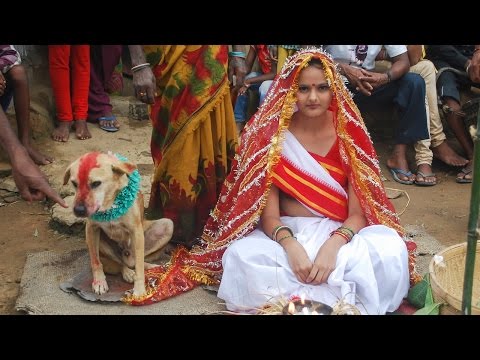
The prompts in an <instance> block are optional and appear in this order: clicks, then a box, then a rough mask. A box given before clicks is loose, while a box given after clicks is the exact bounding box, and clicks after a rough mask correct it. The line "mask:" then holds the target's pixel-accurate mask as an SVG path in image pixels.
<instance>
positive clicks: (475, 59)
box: [427, 45, 480, 183]
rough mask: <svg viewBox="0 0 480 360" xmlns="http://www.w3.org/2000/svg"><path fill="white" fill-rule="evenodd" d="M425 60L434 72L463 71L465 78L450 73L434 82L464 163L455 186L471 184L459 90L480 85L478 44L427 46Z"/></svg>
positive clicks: (469, 140)
mask: <svg viewBox="0 0 480 360" xmlns="http://www.w3.org/2000/svg"><path fill="white" fill-rule="evenodd" d="M427 57H428V58H429V59H430V60H431V61H432V62H433V64H434V65H435V66H436V67H437V69H438V70H440V69H441V68H445V67H451V68H454V69H457V70H461V71H465V72H466V73H467V75H468V79H465V78H462V77H461V76H459V75H458V74H455V73H454V72H451V71H445V72H443V73H442V74H441V75H440V77H439V78H438V81H437V89H438V93H439V96H440V98H441V99H442V102H443V103H444V104H445V105H446V106H447V107H448V109H449V111H448V113H447V114H446V118H447V122H448V125H449V126H450V128H451V129H452V131H453V133H454V134H455V136H456V138H457V140H458V142H459V143H460V145H461V147H462V148H463V150H464V152H465V155H466V157H467V159H468V160H469V162H468V164H467V165H466V166H465V167H464V168H463V169H462V171H460V173H458V174H457V179H456V181H457V182H458V183H471V182H472V178H473V177H472V170H473V141H472V138H471V136H470V135H469V134H468V131H467V129H466V128H465V125H464V122H463V119H462V113H461V105H460V89H461V88H470V86H471V85H472V83H475V84H480V45H429V46H428V47H427Z"/></svg>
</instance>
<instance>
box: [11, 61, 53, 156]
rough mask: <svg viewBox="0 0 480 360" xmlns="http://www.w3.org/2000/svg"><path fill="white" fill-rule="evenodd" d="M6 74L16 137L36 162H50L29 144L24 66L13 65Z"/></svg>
mask: <svg viewBox="0 0 480 360" xmlns="http://www.w3.org/2000/svg"><path fill="white" fill-rule="evenodd" d="M6 76H7V79H8V83H9V86H11V87H12V88H13V99H14V106H15V116H16V118H17V126H18V138H19V139H20V142H21V143H22V144H23V146H25V148H26V149H27V151H28V153H29V155H30V157H31V158H32V160H33V161H34V162H35V163H36V164H38V165H46V164H50V163H51V162H52V161H53V159H52V158H50V157H48V156H45V155H43V154H41V153H39V152H38V151H37V150H35V149H34V148H33V147H32V146H31V145H30V92H29V90H28V78H27V73H26V71H25V68H24V67H23V66H22V65H15V66H14V67H12V68H11V69H10V71H8V72H7V74H6Z"/></svg>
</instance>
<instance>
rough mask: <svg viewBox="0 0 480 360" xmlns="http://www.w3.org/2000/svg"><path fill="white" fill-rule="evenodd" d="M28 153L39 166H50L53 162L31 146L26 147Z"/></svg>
mask: <svg viewBox="0 0 480 360" xmlns="http://www.w3.org/2000/svg"><path fill="white" fill-rule="evenodd" d="M24 146H25V149H27V151H28V155H30V157H31V158H32V160H33V162H34V163H35V164H37V165H48V164H51V163H52V162H53V158H52V157H50V156H47V155H43V154H42V153H41V152H39V151H38V150H36V149H34V148H33V147H32V146H31V145H29V144H27V145H24Z"/></svg>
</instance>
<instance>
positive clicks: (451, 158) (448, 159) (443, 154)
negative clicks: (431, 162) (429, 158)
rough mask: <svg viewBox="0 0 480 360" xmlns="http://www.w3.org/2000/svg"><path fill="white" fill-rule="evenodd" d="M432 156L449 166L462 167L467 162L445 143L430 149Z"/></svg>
mask: <svg viewBox="0 0 480 360" xmlns="http://www.w3.org/2000/svg"><path fill="white" fill-rule="evenodd" d="M432 152H433V156H434V157H435V158H436V159H438V160H440V161H443V162H444V163H445V164H447V165H451V166H464V165H466V164H467V163H468V160H467V159H465V158H463V157H461V156H460V155H458V154H457V153H456V152H455V150H453V149H452V148H451V147H450V145H448V144H447V142H446V141H444V142H442V143H441V144H440V145H438V146H435V147H434V148H432Z"/></svg>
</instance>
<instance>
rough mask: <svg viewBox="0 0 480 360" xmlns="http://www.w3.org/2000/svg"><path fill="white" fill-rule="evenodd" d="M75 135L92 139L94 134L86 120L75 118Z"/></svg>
mask: <svg viewBox="0 0 480 360" xmlns="http://www.w3.org/2000/svg"><path fill="white" fill-rule="evenodd" d="M75 135H77V138H78V139H80V140H86V139H90V138H91V137H92V134H90V131H88V127H87V122H86V120H75Z"/></svg>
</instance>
